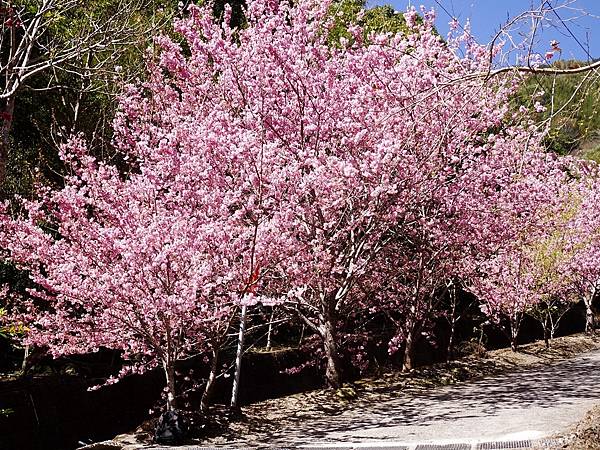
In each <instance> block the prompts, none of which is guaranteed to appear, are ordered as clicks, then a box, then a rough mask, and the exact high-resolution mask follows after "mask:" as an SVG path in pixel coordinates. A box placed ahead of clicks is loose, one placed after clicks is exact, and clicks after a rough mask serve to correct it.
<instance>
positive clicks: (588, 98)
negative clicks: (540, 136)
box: [517, 61, 600, 158]
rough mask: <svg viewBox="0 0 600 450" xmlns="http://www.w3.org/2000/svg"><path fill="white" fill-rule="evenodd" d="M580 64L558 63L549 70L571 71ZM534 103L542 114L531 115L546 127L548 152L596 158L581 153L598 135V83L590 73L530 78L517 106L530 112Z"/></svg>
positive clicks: (599, 91)
mask: <svg viewBox="0 0 600 450" xmlns="http://www.w3.org/2000/svg"><path fill="white" fill-rule="evenodd" d="M583 64H586V63H584V62H580V61H559V62H556V63H554V64H553V65H552V67H555V68H557V69H564V68H575V67H579V66H581V65H583ZM532 98H533V100H532ZM535 101H539V102H540V103H541V104H542V105H543V106H545V107H546V111H544V112H541V113H534V114H535V117H534V119H535V120H536V121H537V122H540V123H542V124H543V125H547V124H549V132H548V135H547V136H546V139H545V145H546V148H547V149H548V150H550V151H553V152H556V153H558V154H560V155H566V154H571V153H578V154H581V156H587V157H590V158H594V157H595V158H598V155H597V154H596V155H595V156H594V154H593V153H592V154H591V155H589V156H588V155H586V154H585V152H581V150H582V149H584V148H585V147H586V144H587V143H588V142H590V141H594V140H595V139H597V137H598V136H599V133H600V79H599V78H598V77H597V76H594V73H593V72H588V73H582V74H574V75H557V76H548V75H541V76H535V75H534V76H531V77H529V78H528V79H527V80H526V82H525V83H524V84H523V86H522V87H521V89H520V91H519V93H518V96H517V104H518V105H525V106H527V107H528V108H530V109H533V108H532V106H533V102H535ZM596 149H597V147H595V148H593V149H592V150H596Z"/></svg>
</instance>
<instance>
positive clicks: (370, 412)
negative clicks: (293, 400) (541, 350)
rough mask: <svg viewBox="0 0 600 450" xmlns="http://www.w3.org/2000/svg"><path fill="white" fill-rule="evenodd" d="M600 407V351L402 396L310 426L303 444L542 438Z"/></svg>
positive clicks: (300, 431) (446, 441)
mask: <svg viewBox="0 0 600 450" xmlns="http://www.w3.org/2000/svg"><path fill="white" fill-rule="evenodd" d="M597 404H600V351H595V352H590V353H586V354H584V355H581V356H579V357H576V358H573V359H571V360H568V361H564V362H561V363H558V364H554V365H551V366H544V367H538V368H532V369H525V370H522V371H519V372H516V373H511V374H506V375H500V376H495V377H490V378H486V379H483V380H479V381H474V382H467V383H461V384H458V385H453V386H447V387H442V388H435V389H432V390H431V392H429V393H427V394H425V395H420V396H419V397H414V398H409V397H404V396H402V395H400V396H399V397H398V398H397V399H391V400H388V401H386V402H382V403H378V404H373V405H371V406H369V407H367V408H364V409H361V410H360V411H356V410H349V411H345V412H343V413H341V414H340V415H338V416H336V417H335V419H334V420H331V419H330V423H329V424H328V426H326V427H323V428H322V427H321V426H323V425H325V423H321V424H320V425H319V423H318V422H320V421H317V423H313V424H306V425H307V427H306V429H305V430H295V431H292V430H290V431H292V433H294V434H295V435H296V436H298V433H300V435H302V434H304V438H303V439H302V440H303V443H304V444H307V445H311V446H312V445H314V444H319V445H323V444H327V443H329V444H335V443H342V442H345V443H348V442H355V443H363V444H364V443H371V444H375V443H384V442H387V443H389V442H401V443H416V442H420V443H425V442H426V443H437V444H444V443H451V442H452V443H456V442H468V443H475V442H484V441H501V440H518V439H539V438H544V437H548V436H551V435H553V434H555V433H557V432H561V431H565V430H566V429H567V428H568V427H569V426H570V425H572V424H574V423H576V422H578V421H579V420H581V419H582V418H583V417H584V416H585V413H586V412H587V411H588V410H589V409H591V408H592V407H593V406H595V405H597Z"/></svg>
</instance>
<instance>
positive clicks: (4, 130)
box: [0, 96, 15, 186]
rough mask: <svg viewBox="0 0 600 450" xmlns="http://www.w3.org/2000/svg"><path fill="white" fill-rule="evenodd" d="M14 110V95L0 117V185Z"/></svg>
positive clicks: (4, 176)
mask: <svg viewBox="0 0 600 450" xmlns="http://www.w3.org/2000/svg"><path fill="white" fill-rule="evenodd" d="M14 112H15V97H14V96H12V97H10V98H9V99H8V100H7V101H6V107H5V109H4V112H3V117H1V118H0V123H1V125H0V186H2V184H4V182H5V180H6V166H7V165H8V154H9V150H10V130H11V128H12V123H13V114H14Z"/></svg>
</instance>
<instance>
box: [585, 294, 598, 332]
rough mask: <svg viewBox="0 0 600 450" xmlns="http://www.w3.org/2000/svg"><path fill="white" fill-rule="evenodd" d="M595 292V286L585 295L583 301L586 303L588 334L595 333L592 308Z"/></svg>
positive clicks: (586, 330)
mask: <svg viewBox="0 0 600 450" xmlns="http://www.w3.org/2000/svg"><path fill="white" fill-rule="evenodd" d="M595 294H596V288H593V289H592V290H591V292H590V293H589V294H588V295H585V296H584V297H583V302H584V303H585V332H586V333H587V334H594V329H595V328H596V324H595V320H594V311H593V310H592V301H593V300H594V296H595Z"/></svg>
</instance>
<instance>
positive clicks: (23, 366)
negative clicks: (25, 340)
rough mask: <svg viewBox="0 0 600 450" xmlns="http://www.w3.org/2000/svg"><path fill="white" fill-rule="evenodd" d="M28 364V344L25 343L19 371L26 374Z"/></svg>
mask: <svg viewBox="0 0 600 450" xmlns="http://www.w3.org/2000/svg"><path fill="white" fill-rule="evenodd" d="M28 364H29V344H25V353H24V354H23V362H22V363H21V372H22V373H23V375H26V372H27V371H28V367H27V365H28Z"/></svg>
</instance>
